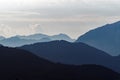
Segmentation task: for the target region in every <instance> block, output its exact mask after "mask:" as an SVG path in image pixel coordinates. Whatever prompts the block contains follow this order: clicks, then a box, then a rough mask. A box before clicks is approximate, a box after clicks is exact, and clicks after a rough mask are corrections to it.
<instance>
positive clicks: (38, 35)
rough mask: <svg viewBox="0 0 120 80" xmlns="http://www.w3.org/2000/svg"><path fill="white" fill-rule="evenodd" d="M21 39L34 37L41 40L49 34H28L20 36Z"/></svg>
mask: <svg viewBox="0 0 120 80" xmlns="http://www.w3.org/2000/svg"><path fill="white" fill-rule="evenodd" d="M18 37H19V38H21V39H33V40H40V39H42V38H46V37H49V36H48V35H45V34H33V35H28V36H19V35H18Z"/></svg>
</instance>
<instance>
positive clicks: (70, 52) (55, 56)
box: [19, 40, 120, 72]
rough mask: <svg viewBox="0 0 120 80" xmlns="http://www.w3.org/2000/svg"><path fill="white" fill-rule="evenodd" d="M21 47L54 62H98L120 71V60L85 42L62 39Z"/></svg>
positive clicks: (75, 63) (77, 63)
mask: <svg viewBox="0 0 120 80" xmlns="http://www.w3.org/2000/svg"><path fill="white" fill-rule="evenodd" d="M19 48H20V49H24V50H27V51H30V52H32V53H34V54H36V55H37V56H40V57H42V58H45V59H48V60H50V61H52V62H60V63H63V64H74V65H81V64H97V65H103V66H105V67H109V68H111V69H113V70H115V71H118V72H120V65H119V63H120V60H118V59H117V58H115V57H113V56H111V55H109V54H107V53H105V52H103V51H101V50H98V49H96V48H94V47H91V46H88V45H86V44H84V43H70V42H67V41H63V40H61V41H52V42H44V43H35V44H32V45H25V46H22V47H19Z"/></svg>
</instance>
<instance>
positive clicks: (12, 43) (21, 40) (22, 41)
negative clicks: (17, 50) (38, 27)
mask: <svg viewBox="0 0 120 80" xmlns="http://www.w3.org/2000/svg"><path fill="white" fill-rule="evenodd" d="M54 40H66V41H69V42H73V41H75V40H74V39H71V38H70V37H69V36H67V35H66V34H58V35H53V36H47V35H44V34H34V35H29V36H19V35H17V36H13V37H10V38H2V37H1V38H0V44H2V45H4V46H9V47H19V46H23V45H28V44H33V43H37V42H49V41H54Z"/></svg>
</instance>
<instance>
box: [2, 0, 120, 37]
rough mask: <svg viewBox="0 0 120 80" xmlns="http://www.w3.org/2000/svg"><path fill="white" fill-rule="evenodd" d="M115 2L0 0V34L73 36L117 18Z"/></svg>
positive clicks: (119, 10)
mask: <svg viewBox="0 0 120 80" xmlns="http://www.w3.org/2000/svg"><path fill="white" fill-rule="evenodd" d="M119 3H120V1H119V0H29V1H28V0H11V2H9V3H8V0H4V1H2V0H0V5H1V6H0V7H1V8H0V24H1V25H2V26H0V35H3V36H6V37H9V36H13V35H29V34H33V33H45V34H49V35H53V34H58V33H66V34H68V35H70V36H71V37H73V38H77V37H78V36H80V35H82V34H83V33H85V32H86V31H88V30H90V29H93V28H96V27H100V26H102V25H105V24H107V23H113V22H115V21H118V20H119V19H120V14H119V13H120V5H119ZM30 25H32V26H33V25H34V26H33V27H30ZM3 26H4V27H3ZM6 26H7V27H6ZM35 26H36V27H35ZM24 29H25V30H24Z"/></svg>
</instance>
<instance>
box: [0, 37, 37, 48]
mask: <svg viewBox="0 0 120 80" xmlns="http://www.w3.org/2000/svg"><path fill="white" fill-rule="evenodd" d="M35 42H37V41H36V40H30V39H29V40H26V39H20V38H18V37H11V38H6V39H3V40H0V44H2V45H4V46H9V47H16V46H22V45H26V44H33V43H35Z"/></svg>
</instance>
